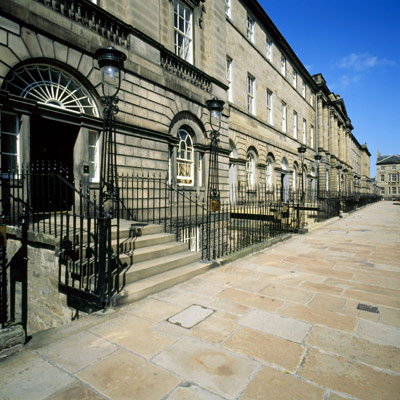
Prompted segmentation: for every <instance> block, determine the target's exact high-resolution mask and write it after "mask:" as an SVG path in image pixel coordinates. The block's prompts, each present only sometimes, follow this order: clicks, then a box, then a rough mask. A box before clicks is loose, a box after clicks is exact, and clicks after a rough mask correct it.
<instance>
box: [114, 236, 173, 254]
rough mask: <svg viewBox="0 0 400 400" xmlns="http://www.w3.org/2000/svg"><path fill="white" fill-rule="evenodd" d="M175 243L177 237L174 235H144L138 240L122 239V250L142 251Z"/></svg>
mask: <svg viewBox="0 0 400 400" xmlns="http://www.w3.org/2000/svg"><path fill="white" fill-rule="evenodd" d="M173 241H175V235H174V234H173V233H153V234H150V235H143V236H141V237H138V238H136V239H131V238H126V239H122V240H120V248H121V250H122V251H129V250H135V249H136V250H137V249H142V248H143V247H149V246H154V245H156V244H163V243H170V242H173ZM115 243H116V242H115Z"/></svg>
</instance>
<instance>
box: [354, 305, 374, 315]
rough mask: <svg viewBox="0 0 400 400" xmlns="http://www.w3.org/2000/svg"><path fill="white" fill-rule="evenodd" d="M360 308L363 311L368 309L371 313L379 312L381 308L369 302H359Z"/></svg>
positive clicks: (358, 307)
mask: <svg viewBox="0 0 400 400" xmlns="http://www.w3.org/2000/svg"><path fill="white" fill-rule="evenodd" d="M357 309H358V310H362V311H368V312H371V313H375V314H379V310H378V307H373V306H369V305H368V304H361V303H360V304H359V305H358V306H357Z"/></svg>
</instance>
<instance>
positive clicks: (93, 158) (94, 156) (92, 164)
mask: <svg viewBox="0 0 400 400" xmlns="http://www.w3.org/2000/svg"><path fill="white" fill-rule="evenodd" d="M99 139H100V134H99V132H97V131H89V181H90V182H99V181H100V149H99V146H100V140H99Z"/></svg>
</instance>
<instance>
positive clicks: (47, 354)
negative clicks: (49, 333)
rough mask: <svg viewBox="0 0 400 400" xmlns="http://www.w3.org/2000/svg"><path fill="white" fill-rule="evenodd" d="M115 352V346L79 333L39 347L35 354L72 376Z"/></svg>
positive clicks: (87, 334)
mask: <svg viewBox="0 0 400 400" xmlns="http://www.w3.org/2000/svg"><path fill="white" fill-rule="evenodd" d="M82 349H86V350H85V351H84V352H83V351H82ZM116 350H117V346H116V345H114V344H112V343H110V342H109V341H107V340H104V339H103V338H100V337H98V336H95V335H93V334H92V333H90V332H80V333H78V334H75V335H71V336H70V337H68V338H66V339H63V340H60V341H58V342H56V343H52V344H50V345H48V346H44V347H41V348H40V349H38V350H36V353H37V354H39V355H40V356H42V357H43V358H45V359H47V360H49V361H51V362H52V363H54V364H56V365H58V366H60V367H61V368H63V369H64V370H66V371H67V372H69V373H71V374H73V373H75V372H77V371H79V370H80V369H82V368H85V367H87V366H88V365H89V364H92V363H93V362H95V361H98V360H100V359H102V358H104V357H105V356H107V355H109V354H111V353H113V352H114V351H116Z"/></svg>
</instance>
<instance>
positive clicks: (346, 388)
mask: <svg viewBox="0 0 400 400" xmlns="http://www.w3.org/2000/svg"><path fill="white" fill-rule="evenodd" d="M300 376H301V377H303V378H304V379H307V380H310V381H312V382H315V383H317V384H319V385H322V386H324V387H326V388H329V389H332V390H335V391H338V392H342V393H346V394H348V395H351V396H354V397H356V398H359V399H363V400H377V399H379V400H393V399H395V398H398V394H399V393H400V376H399V375H392V374H388V373H384V372H380V371H377V370H376V369H373V368H371V367H368V366H366V365H363V364H360V363H357V362H355V361H350V360H347V359H345V358H342V357H338V356H333V355H329V354H323V353H320V352H318V351H317V350H312V349H311V350H310V351H309V353H308V355H307V357H306V359H305V362H304V364H303V367H302V370H301V371H300Z"/></svg>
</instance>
